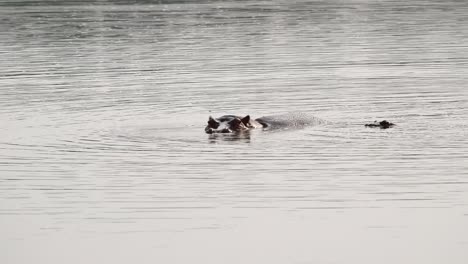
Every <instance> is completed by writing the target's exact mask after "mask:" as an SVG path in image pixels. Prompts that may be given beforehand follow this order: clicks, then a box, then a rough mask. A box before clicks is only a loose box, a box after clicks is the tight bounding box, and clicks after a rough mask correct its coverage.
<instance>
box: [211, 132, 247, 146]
mask: <svg viewBox="0 0 468 264" xmlns="http://www.w3.org/2000/svg"><path fill="white" fill-rule="evenodd" d="M251 133H252V132H251V131H248V130H247V131H242V132H236V133H213V134H209V135H208V142H209V143H211V144H216V143H218V142H219V141H239V142H243V143H250V139H251Z"/></svg>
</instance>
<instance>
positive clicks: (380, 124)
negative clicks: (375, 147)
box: [365, 120, 395, 129]
mask: <svg viewBox="0 0 468 264" xmlns="http://www.w3.org/2000/svg"><path fill="white" fill-rule="evenodd" d="M394 125H395V124H393V123H390V122H388V121H387V120H383V121H380V122H378V121H374V123H371V124H366V125H365V126H366V127H380V128H382V129H386V128H390V127H392V126H394Z"/></svg>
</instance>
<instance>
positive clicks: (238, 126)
mask: <svg viewBox="0 0 468 264" xmlns="http://www.w3.org/2000/svg"><path fill="white" fill-rule="evenodd" d="M250 127H251V125H250V116H249V115H247V116H245V117H238V116H231V115H226V116H222V117H220V118H216V119H215V118H213V117H211V116H210V117H209V119H208V125H207V126H206V127H205V132H206V133H208V134H213V133H235V132H241V131H246V130H248V129H249V128H250Z"/></svg>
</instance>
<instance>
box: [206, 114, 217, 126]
mask: <svg viewBox="0 0 468 264" xmlns="http://www.w3.org/2000/svg"><path fill="white" fill-rule="evenodd" d="M208 126H209V127H212V128H218V126H219V123H218V122H216V120H214V118H213V117H211V116H210V117H209V118H208Z"/></svg>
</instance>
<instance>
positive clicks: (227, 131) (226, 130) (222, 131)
mask: <svg viewBox="0 0 468 264" xmlns="http://www.w3.org/2000/svg"><path fill="white" fill-rule="evenodd" d="M221 133H231V130H230V129H228V128H225V129H223V130H221Z"/></svg>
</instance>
